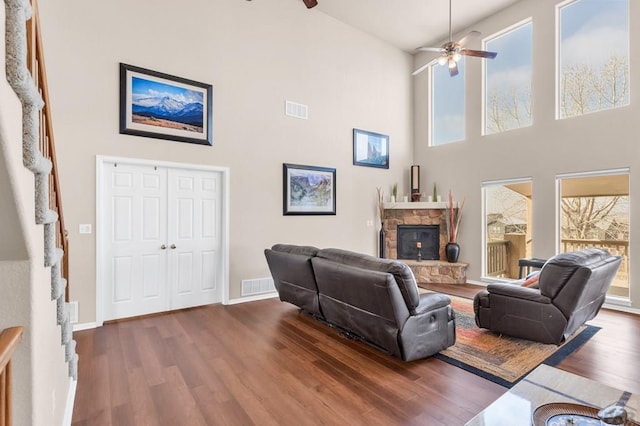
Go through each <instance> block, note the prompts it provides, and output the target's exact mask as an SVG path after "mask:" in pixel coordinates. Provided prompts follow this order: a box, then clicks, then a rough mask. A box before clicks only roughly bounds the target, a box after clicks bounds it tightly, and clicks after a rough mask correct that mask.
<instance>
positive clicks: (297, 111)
mask: <svg viewBox="0 0 640 426" xmlns="http://www.w3.org/2000/svg"><path fill="white" fill-rule="evenodd" d="M284 113H285V114H286V115H288V116H289V117H295V118H302V119H304V120H307V119H309V107H308V106H306V105H304V104H298V103H295V102H291V101H286V102H285V107H284Z"/></svg>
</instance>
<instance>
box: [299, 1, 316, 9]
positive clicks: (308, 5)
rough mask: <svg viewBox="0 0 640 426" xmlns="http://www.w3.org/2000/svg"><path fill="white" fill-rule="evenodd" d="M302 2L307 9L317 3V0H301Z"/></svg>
mask: <svg viewBox="0 0 640 426" xmlns="http://www.w3.org/2000/svg"><path fill="white" fill-rule="evenodd" d="M302 1H303V2H304V5H305V6H307V9H311V8H312V7H315V6H317V5H318V1H317V0H302Z"/></svg>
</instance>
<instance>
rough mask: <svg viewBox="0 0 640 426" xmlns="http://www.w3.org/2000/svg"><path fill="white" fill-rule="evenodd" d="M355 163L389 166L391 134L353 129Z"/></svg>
mask: <svg viewBox="0 0 640 426" xmlns="http://www.w3.org/2000/svg"><path fill="white" fill-rule="evenodd" d="M353 164H354V165H356V166H365V167H378V168H380V169H388V168H389V136H387V135H382V134H380V133H373V132H367V131H366V130H360V129H353Z"/></svg>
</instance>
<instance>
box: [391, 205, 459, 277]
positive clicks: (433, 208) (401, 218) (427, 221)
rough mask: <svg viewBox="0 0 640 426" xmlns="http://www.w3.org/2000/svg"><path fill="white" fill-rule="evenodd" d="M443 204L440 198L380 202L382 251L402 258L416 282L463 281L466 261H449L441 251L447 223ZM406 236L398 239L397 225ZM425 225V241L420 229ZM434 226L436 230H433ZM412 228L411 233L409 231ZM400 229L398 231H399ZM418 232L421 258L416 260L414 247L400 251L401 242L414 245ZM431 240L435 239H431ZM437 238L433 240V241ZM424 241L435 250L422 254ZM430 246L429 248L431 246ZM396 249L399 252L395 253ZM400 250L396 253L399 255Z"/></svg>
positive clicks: (393, 256) (445, 238)
mask: <svg viewBox="0 0 640 426" xmlns="http://www.w3.org/2000/svg"><path fill="white" fill-rule="evenodd" d="M446 207H447V204H446V203H444V202H440V203H438V202H408V203H385V204H384V231H385V252H386V255H387V257H388V258H390V259H398V260H402V261H403V262H404V263H406V264H408V265H409V267H410V268H411V270H412V271H413V274H414V275H415V277H416V281H418V283H449V284H462V283H465V282H466V279H467V278H466V270H467V266H468V264H467V263H464V262H458V263H449V262H447V260H446V255H445V252H444V249H445V246H446V244H447V241H448V239H447V224H446V219H445V212H446ZM412 228H413V231H410V232H409V236H408V237H407V238H406V239H407V241H405V238H404V237H401V238H400V239H399V237H398V229H407V230H411V229H412ZM426 229H429V231H426V232H427V233H430V234H431V235H430V236H429V237H427V240H426V241H423V240H422V237H423V236H422V235H421V233H422V232H424V231H425V230H426ZM434 230H437V233H434ZM411 232H413V235H412V234H411ZM401 233H402V232H401ZM418 235H420V241H421V244H422V247H423V252H422V256H423V257H422V259H423V260H422V261H420V262H419V261H417V248H416V249H415V250H414V251H412V252H411V253H410V254H409V255H406V254H405V253H402V252H403V246H404V245H408V246H413V247H411V248H415V247H416V243H417V241H418ZM434 240H435V241H434ZM436 242H437V244H436ZM425 245H432V246H437V248H436V249H435V251H434V252H433V253H431V254H430V255H429V257H430V259H427V257H425V249H426V247H425ZM432 249H433V248H432ZM399 251H400V252H401V253H399ZM399 254H400V256H399Z"/></svg>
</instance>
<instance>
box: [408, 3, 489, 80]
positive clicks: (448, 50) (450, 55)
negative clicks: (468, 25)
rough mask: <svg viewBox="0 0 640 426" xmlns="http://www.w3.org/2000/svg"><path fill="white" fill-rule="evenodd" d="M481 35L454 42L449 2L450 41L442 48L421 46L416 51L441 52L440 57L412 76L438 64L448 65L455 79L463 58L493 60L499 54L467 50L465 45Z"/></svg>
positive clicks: (473, 32) (475, 33)
mask: <svg viewBox="0 0 640 426" xmlns="http://www.w3.org/2000/svg"><path fill="white" fill-rule="evenodd" d="M479 35H480V32H478V31H471V32H469V34H467V35H465V36H464V37H462V38H461V39H460V40H458V41H457V42H454V41H453V34H452V30H451V0H449V41H448V42H446V43H445V44H443V45H442V47H429V46H421V47H418V48H417V49H416V50H417V51H418V52H439V53H440V56H439V57H437V58H435V59H433V60H432V61H430V62H427V63H426V64H424V65H423V66H421V67H420V68H418V69H417V70H415V71H414V72H413V74H412V75H417V74H420V73H421V72H422V71H424V70H426V69H427V68H429V67H430V66H431V65H433V64H435V63H436V62H437V63H438V64H439V65H444V64H448V66H449V74H450V75H451V76H452V77H453V76H455V75H458V62H459V61H460V59H462V56H475V57H478V58H486V59H493V58H495V57H496V56H497V55H498V54H497V53H496V52H489V51H486V50H472V49H467V48H465V47H464V45H465V44H466V43H467V41H469V39H470V38H471V37H477V36H479Z"/></svg>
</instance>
